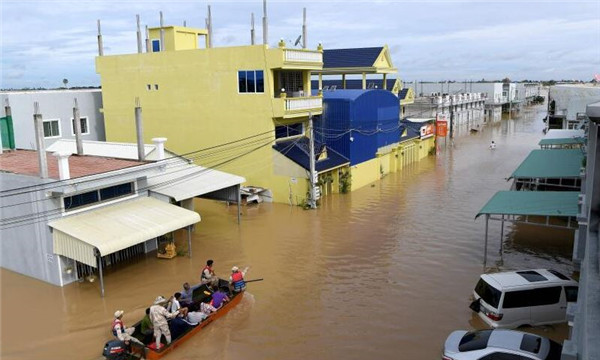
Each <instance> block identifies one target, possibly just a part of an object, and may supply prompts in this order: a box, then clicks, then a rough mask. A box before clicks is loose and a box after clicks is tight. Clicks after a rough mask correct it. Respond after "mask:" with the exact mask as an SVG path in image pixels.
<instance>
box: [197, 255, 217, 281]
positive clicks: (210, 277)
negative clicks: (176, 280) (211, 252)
mask: <svg viewBox="0 0 600 360" xmlns="http://www.w3.org/2000/svg"><path fill="white" fill-rule="evenodd" d="M213 263H214V261H212V260H207V261H206V266H205V267H204V269H202V274H200V282H201V283H202V284H214V283H218V281H219V278H217V276H216V275H215V271H214V270H213V268H212V265H213Z"/></svg>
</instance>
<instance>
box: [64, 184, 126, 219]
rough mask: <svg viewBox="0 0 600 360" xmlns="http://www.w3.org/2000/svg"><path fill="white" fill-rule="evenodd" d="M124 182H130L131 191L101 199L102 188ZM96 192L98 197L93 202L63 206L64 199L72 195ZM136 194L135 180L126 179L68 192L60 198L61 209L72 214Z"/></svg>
mask: <svg viewBox="0 0 600 360" xmlns="http://www.w3.org/2000/svg"><path fill="white" fill-rule="evenodd" d="M125 184H131V192H130V193H127V194H122V195H120V196H114V197H109V198H108V199H106V200H102V193H101V191H102V190H105V189H109V188H113V187H117V186H122V185H125ZM94 192H95V193H96V197H97V198H98V201H95V202H91V203H88V204H84V205H80V206H77V207H74V208H67V207H66V206H65V200H66V199H67V198H70V197H73V196H78V195H82V194H86V193H94ZM136 196H137V184H136V182H135V181H126V182H122V183H119V184H113V185H109V186H105V187H101V188H95V189H88V190H85V191H82V192H79V193H75V194H68V195H67V196H63V197H62V198H61V206H62V209H63V212H64V213H68V214H73V213H77V212H82V211H87V210H91V209H94V208H97V207H100V206H105V205H108V204H112V203H115V202H118V201H121V200H124V199H128V198H132V197H136Z"/></svg>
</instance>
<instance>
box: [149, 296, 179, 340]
mask: <svg viewBox="0 0 600 360" xmlns="http://www.w3.org/2000/svg"><path fill="white" fill-rule="evenodd" d="M166 302H167V299H165V298H164V297H162V296H158V297H157V298H156V300H154V305H152V306H151V307H150V314H149V316H150V321H152V326H153V327H154V337H155V339H156V349H159V348H160V339H161V337H162V335H164V336H165V338H166V339H167V345H168V344H170V343H171V331H169V323H168V322H167V320H168V319H173V318H174V317H176V316H177V314H179V312H178V311H177V312H169V311H167V309H165V307H164V306H163V304H164V303H166Z"/></svg>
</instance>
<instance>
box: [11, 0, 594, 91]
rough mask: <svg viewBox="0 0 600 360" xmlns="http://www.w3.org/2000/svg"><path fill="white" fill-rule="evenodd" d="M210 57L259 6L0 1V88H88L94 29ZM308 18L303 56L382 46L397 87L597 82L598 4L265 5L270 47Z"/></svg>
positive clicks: (258, 19)
mask: <svg viewBox="0 0 600 360" xmlns="http://www.w3.org/2000/svg"><path fill="white" fill-rule="evenodd" d="M209 4H210V5H211V13H212V20H213V46H238V45H248V44H250V16H251V15H250V14H251V13H254V17H255V27H256V39H257V42H258V43H262V0H246V1H223V0H215V1H210V2H207V1H199V0H195V1H192V0H175V1H173V0H172V1H158V0H141V1H132V0H130V1H124V0H119V1H115V0H94V1H91V0H77V1H71V0H70V1H54V0H0V31H1V32H0V72H1V77H0V80H1V81H0V88H2V89H8V88H25V87H30V88H36V87H47V88H54V87H60V86H62V83H63V79H65V78H66V79H68V85H69V86H98V85H99V84H100V77H99V76H98V75H97V74H96V71H95V60H94V59H95V57H96V56H97V55H98V47H97V39H96V35H97V24H96V22H97V20H98V19H100V20H101V24H102V35H103V42H104V54H105V55H117V54H126V53H134V52H136V51H137V45H136V14H139V15H140V16H141V21H142V26H145V25H149V26H150V27H154V26H158V25H159V11H162V12H163V15H164V22H165V25H183V22H184V21H186V22H187V25H188V26H190V27H197V28H204V27H205V18H206V16H207V5H209ZM303 7H306V9H307V27H308V35H307V40H308V48H313V49H314V48H316V47H317V44H318V43H319V42H320V43H322V44H323V46H324V48H325V49H336V48H348V47H373V46H383V45H386V44H387V45H388V47H389V48H390V51H391V55H392V61H393V64H394V66H395V67H396V68H398V74H397V77H399V78H401V79H402V80H403V81H415V80H416V81H448V80H455V81H464V80H473V81H477V80H481V79H486V80H494V79H503V78H505V77H508V78H510V79H512V80H524V79H531V80H550V79H556V80H558V79H578V80H585V81H589V80H591V79H592V78H593V76H594V74H598V73H600V1H599V0H594V1H576V0H574V1H568V0H563V1H526V0H524V1H521V0H505V1H485V0H471V1H445V0H437V1H417V0H412V1H408V0H404V1H387V0H371V1H350V0H346V1H314V0H313V1H286V0H268V3H267V8H268V18H269V45H270V46H276V45H277V42H278V41H279V39H282V38H283V39H284V40H286V42H288V46H290V47H293V46H294V44H293V43H294V41H295V39H296V38H297V37H298V35H300V34H301V32H302V9H303Z"/></svg>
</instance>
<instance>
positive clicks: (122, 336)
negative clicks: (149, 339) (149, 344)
mask: <svg viewBox="0 0 600 360" xmlns="http://www.w3.org/2000/svg"><path fill="white" fill-rule="evenodd" d="M124 313H125V312H124V311H123V310H117V311H115V319H114V320H113V322H112V333H113V335H114V336H115V337H116V338H117V339H119V340H121V341H123V342H124V343H126V344H129V342H130V341H133V342H135V343H138V344H140V345H142V346H144V343H142V342H141V341H139V340H138V339H136V338H134V337H133V336H131V335H133V333H134V332H135V328H133V327H130V328H126V327H125V324H123V320H122V318H123V314H124Z"/></svg>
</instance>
